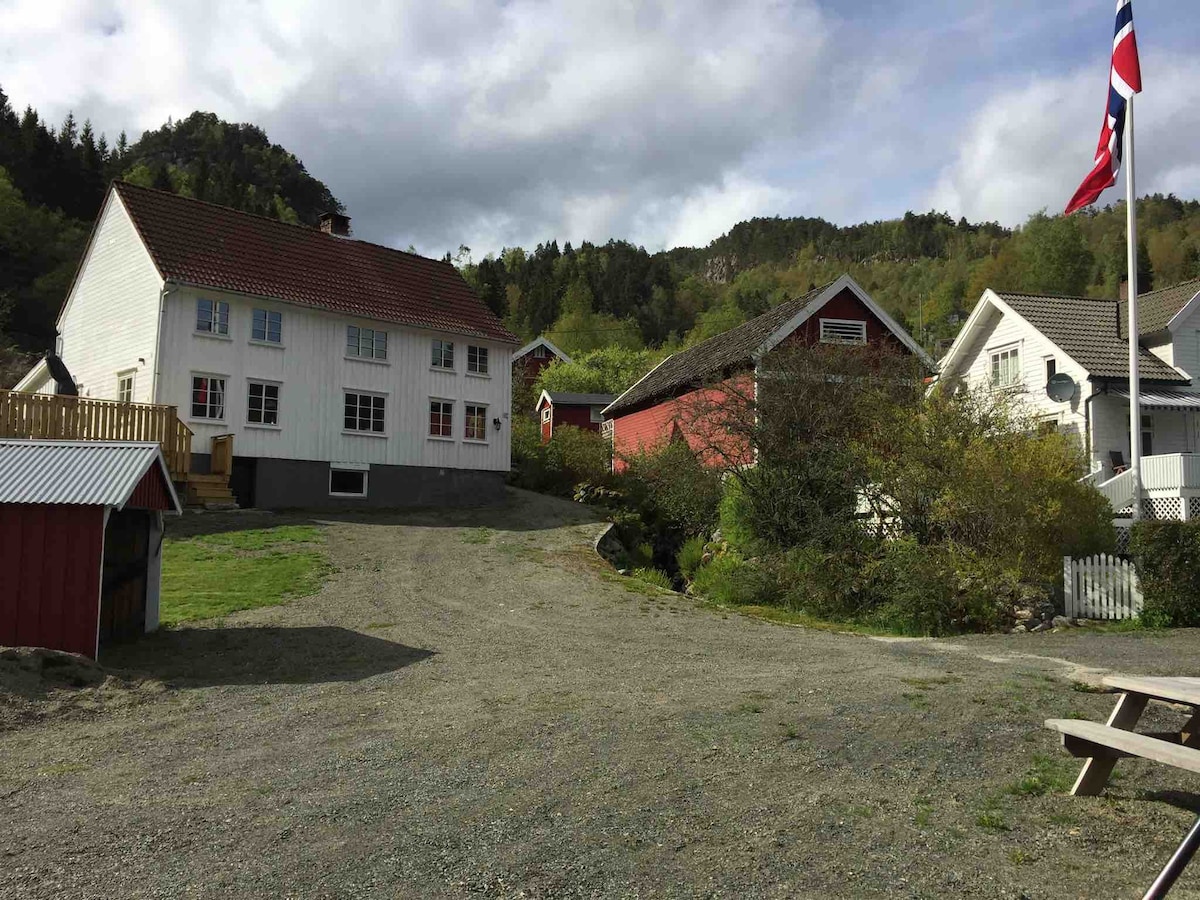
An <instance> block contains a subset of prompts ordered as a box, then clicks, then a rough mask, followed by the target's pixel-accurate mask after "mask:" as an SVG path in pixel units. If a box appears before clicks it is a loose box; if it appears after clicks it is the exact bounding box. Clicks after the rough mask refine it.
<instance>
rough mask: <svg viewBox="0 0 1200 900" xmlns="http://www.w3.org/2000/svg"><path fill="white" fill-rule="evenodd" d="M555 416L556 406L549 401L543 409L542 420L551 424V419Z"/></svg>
mask: <svg viewBox="0 0 1200 900" xmlns="http://www.w3.org/2000/svg"><path fill="white" fill-rule="evenodd" d="M553 417H554V407H552V406H551V405H550V404H548V403H547V404H546V406H545V408H544V409H543V410H542V421H543V422H546V423H547V424H549V422H550V420H551V419H552V418H553Z"/></svg>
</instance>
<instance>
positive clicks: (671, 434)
mask: <svg viewBox="0 0 1200 900" xmlns="http://www.w3.org/2000/svg"><path fill="white" fill-rule="evenodd" d="M751 377H752V376H750V374H749V373H747V374H744V375H740V376H735V378H734V380H732V381H730V380H726V381H725V382H724V383H723V384H722V385H718V386H716V387H712V388H702V389H700V390H695V391H688V392H687V393H685V394H681V395H680V396H678V397H673V398H671V399H670V400H665V401H663V402H662V403H658V404H656V405H654V406H650V407H647V408H645V409H640V410H637V411H635V412H632V413H629V414H627V415H623V416H618V417H616V418H615V419H614V422H613V469H614V470H615V471H618V472H620V471H622V470H623V469H624V468H625V462H624V458H626V457H629V456H632V455H634V454H637V453H645V452H650V451H653V450H657V449H659V448H661V447H662V446H663V445H665V444H666V443H667V442H668V441H670V440H672V439H673V438H675V437H679V438H682V439H684V440H686V441H687V442H688V446H689V447H691V448H692V450H693V451H695V452H696V453H698V454H699V455H700V457H701V459H703V460H704V461H705V462H706V463H707V464H709V465H713V466H741V465H749V464H750V463H751V462H753V453H752V452H751V450H750V448H749V446H747V444H746V442H745V439H744V438H743V437H741V436H735V435H732V434H730V433H729V432H728V430H727V429H726V428H725V427H724V423H723V422H722V421H721V417H720V416H719V415H716V414H715V412H716V410H718V409H721V408H724V409H725V410H726V412H727V414H728V415H730V416H735V415H738V414H739V412H741V411H744V410H746V409H747V407H746V405H745V403H744V401H743V399H742V398H745V397H749V396H750V395H751V394H750V392H751V391H752V389H753V384H752V382H751Z"/></svg>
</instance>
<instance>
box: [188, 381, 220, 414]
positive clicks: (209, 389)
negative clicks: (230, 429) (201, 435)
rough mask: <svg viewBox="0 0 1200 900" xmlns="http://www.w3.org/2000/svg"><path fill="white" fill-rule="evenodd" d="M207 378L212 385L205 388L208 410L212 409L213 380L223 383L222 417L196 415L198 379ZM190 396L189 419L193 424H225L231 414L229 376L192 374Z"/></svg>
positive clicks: (205, 404)
mask: <svg viewBox="0 0 1200 900" xmlns="http://www.w3.org/2000/svg"><path fill="white" fill-rule="evenodd" d="M197 378H207V379H208V380H209V382H210V384H209V385H208V386H207V387H206V388H205V391H206V394H205V402H204V407H205V409H206V410H208V409H211V408H212V402H211V398H212V385H211V382H212V381H213V380H219V381H220V382H221V415H220V416H207V415H205V416H198V415H196V379H197ZM189 379H190V380H189V383H188V384H189V387H188V390H189V394H188V419H189V420H190V421H192V422H224V421H225V419H226V417H227V416H228V414H229V376H228V375H218V374H217V373H215V372H192V373H191V375H190V376H189Z"/></svg>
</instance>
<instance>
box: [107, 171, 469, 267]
mask: <svg viewBox="0 0 1200 900" xmlns="http://www.w3.org/2000/svg"><path fill="white" fill-rule="evenodd" d="M112 184H113V186H114V187H117V186H118V185H119V188H118V193H119V192H120V191H123V190H126V189H129V188H132V189H133V190H135V191H143V192H145V193H147V194H157V195H159V196H161V197H170V198H171V199H172V200H180V201H183V202H184V203H196V204H199V205H202V206H209V207H212V208H213V209H219V210H220V211H221V212H222V213H232V214H233V215H236V216H245V217H246V218H250V219H258V220H260V221H262V222H269V223H271V224H272V225H283V226H285V227H287V228H297V229H299V230H300V231H302V232H304V233H305V234H311V235H319V236H321V237H326V238H329V239H331V240H335V241H339V242H343V243H345V242H350V243H355V244H363V245H365V246H368V247H378V248H379V249H381V250H387V251H388V252H390V253H402V254H404V255H405V256H409V257H412V258H413V259H419V260H421V261H422V262H429V263H434V264H435V265H446V266H450V267H451V268H454V264H453V263H448V262H446V260H444V259H434V258H433V257H432V256H422V255H421V254H420V253H413V252H412V251H411V250H401V249H400V248H399V247H389V246H388V245H387V244H379V243H376V242H375V241H367V240H363V239H362V238H356V237H350V236H348V235H347V236H344V237H342V236H338V235H334V234H327V233H326V232H324V231H321V230H320V229H319V228H313V227H312V226H311V225H305V224H304V223H302V222H285V221H283V219H272V218H271V217H270V216H264V215H263V214H262V213H253V212H247V211H246V210H244V209H236V208H234V207H232V206H225V205H224V204H223V203H214V202H213V201H212V200H201V199H200V198H199V197H188V196H187V195H186V194H176V193H175V192H174V191H164V190H163V189H162V188H153V187H146V186H145V185H142V184H135V183H134V182H132V181H125V180H124V179H121V178H114V179H113V180H112ZM343 215H344V213H343Z"/></svg>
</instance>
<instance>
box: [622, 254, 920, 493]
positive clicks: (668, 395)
mask: <svg viewBox="0 0 1200 900" xmlns="http://www.w3.org/2000/svg"><path fill="white" fill-rule="evenodd" d="M790 342H799V343H801V344H804V345H813V344H816V343H832V344H846V345H851V346H863V345H873V344H878V345H887V346H890V347H892V348H894V349H895V350H896V351H897V352H901V353H907V354H913V355H916V356H918V357H919V358H920V359H921V360H922V361H924V362H925V363H926V364H927V365H928V366H929V367H930V368H931V369H932V368H933V360H932V359H930V357H929V356H928V354H926V353H925V351H924V350H923V349H921V346H920V345H919V344H917V342H916V341H915V340H913V338H912V336H911V335H910V334H909V333H908V332H907V331H905V330H904V329H903V328H902V327H901V326H900V325H899V324H898V323H897V322H896V321H895V320H894V319H893V318H892V317H891V316H889V315H888V314H887V313H886V312H884V310H883V309H882V307H880V306H879V305H878V304H877V303H876V302H875V301H874V300H873V299H871V296H870V295H869V294H868V293H867V292H866V291H865V290H863V289H862V287H860V286H859V285H858V283H857V282H855V280H854V279H853V278H851V277H850V276H849V275H843V276H842V277H841V278H838V279H837V280H836V281H833V282H831V283H830V284H827V285H825V286H824V287H819V288H815V289H814V290H812V291H809V292H808V293H807V294H805V295H804V296H802V297H797V298H795V299H793V300H787V301H785V302H783V303H781V304H779V306H776V307H775V308H774V309H771V310H768V311H767V312H765V313H763V314H762V315H761V316H759V317H757V318H755V319H751V320H750V321H749V322H745V323H743V324H741V325H739V326H738V327H737V328H731V329H730V330H729V331H726V332H724V333H722V334H718V335H716V336H715V337H711V338H709V339H708V340H706V341H703V342H701V343H699V344H697V345H696V346H694V347H690V348H688V349H687V350H683V351H681V352H679V353H676V354H674V355H672V356H669V357H667V358H666V359H665V360H663V361H662V362H661V363H659V365H658V366H656V367H655V368H654V369H651V370H650V372H649V373H647V374H646V375H645V376H644V377H643V378H642V379H641V380H640V381H638V382H637V383H636V384H635V385H633V387H631V388H629V390H627V391H625V393H623V394H621V396H619V397H618V398H617V399H616V400H614V401H613V402H612V403H611V404H609V405H608V407H607V408H606V409H605V410H604V419H605V423H606V425H607V427H608V429H609V431H610V434H611V436H612V442H613V468H614V469H615V470H616V471H620V470H621V469H622V468H623V467H624V459H625V458H627V457H629V456H631V455H634V454H636V453H639V452H646V451H651V450H655V449H658V448H660V447H662V446H663V445H664V444H666V443H667V442H669V441H671V440H686V441H687V442H688V444H689V445H690V446H691V447H692V449H693V450H696V451H697V452H700V453H701V454H702V456H703V457H704V458H705V460H706V462H708V463H709V464H710V465H750V464H751V463H753V461H754V459H753V454H752V452H751V450H750V448H749V447H748V446H740V445H739V443H743V442H741V439H740V438H735V437H734V436H733V435H730V434H728V433H727V432H726V431H725V430H724V429H723V428H722V425H721V422H720V421H719V419H720V415H719V413H720V409H721V406H722V402H723V401H724V400H726V399H727V398H729V397H730V395H732V394H736V395H740V396H746V395H751V396H752V395H753V392H754V391H755V389H756V386H757V385H756V381H755V378H756V374H755V372H756V366H757V363H758V362H759V360H761V359H762V357H763V356H764V355H765V354H767V353H769V352H771V350H773V349H775V348H776V347H778V346H780V345H781V344H784V343H790ZM698 410H705V413H704V414H703V415H698V413H697V411H698Z"/></svg>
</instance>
